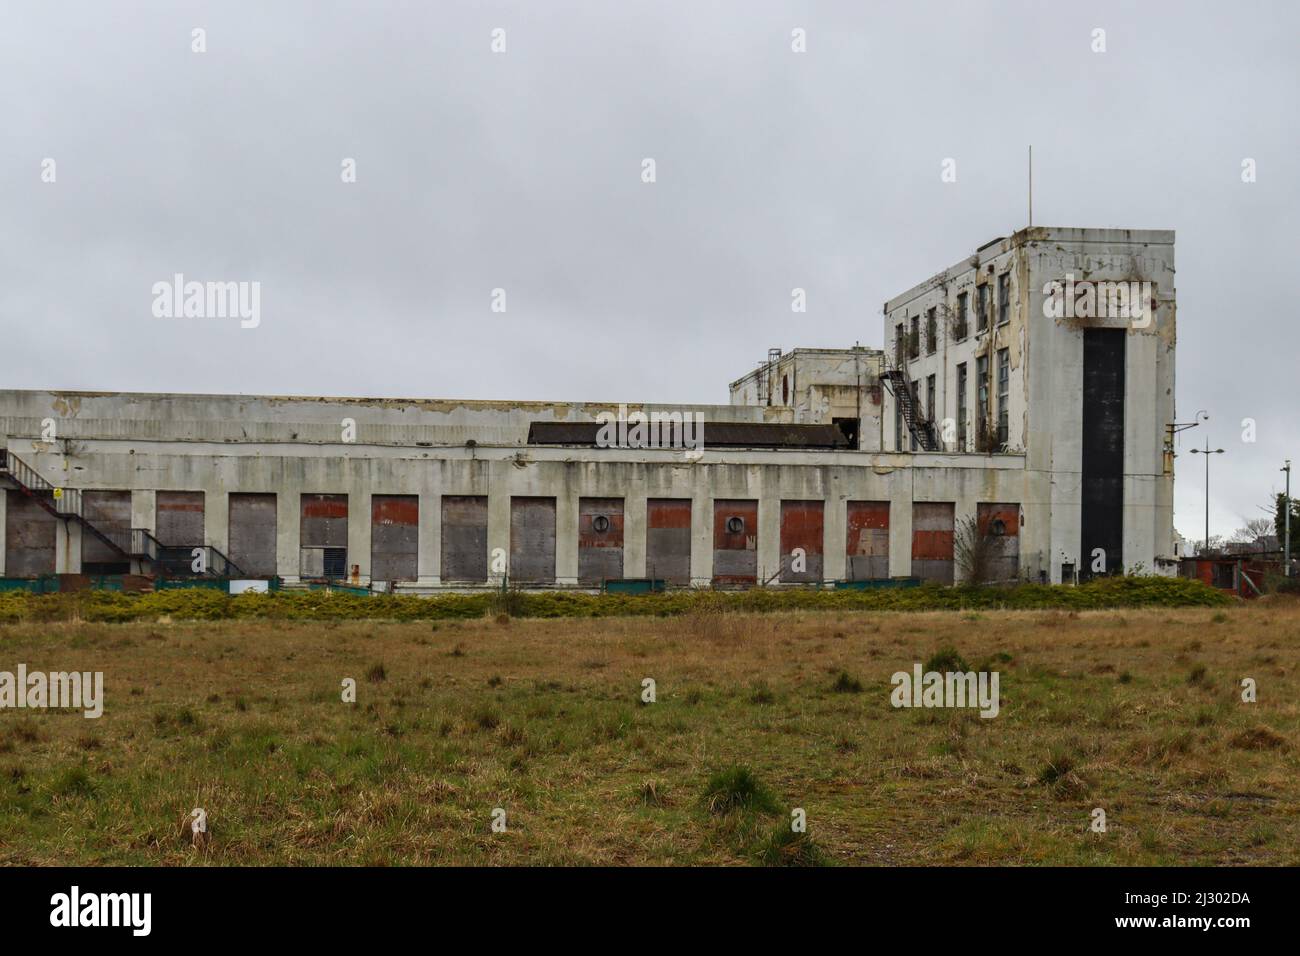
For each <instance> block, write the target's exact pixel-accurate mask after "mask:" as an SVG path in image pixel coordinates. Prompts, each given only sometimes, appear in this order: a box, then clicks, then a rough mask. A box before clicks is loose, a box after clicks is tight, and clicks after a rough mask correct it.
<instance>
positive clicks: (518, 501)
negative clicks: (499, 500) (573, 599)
mask: <svg viewBox="0 0 1300 956" xmlns="http://www.w3.org/2000/svg"><path fill="white" fill-rule="evenodd" d="M510 577H511V578H512V579H513V580H515V581H518V582H519V583H520V584H552V583H554V582H555V499H554V498H526V497H518V498H511V499H510Z"/></svg>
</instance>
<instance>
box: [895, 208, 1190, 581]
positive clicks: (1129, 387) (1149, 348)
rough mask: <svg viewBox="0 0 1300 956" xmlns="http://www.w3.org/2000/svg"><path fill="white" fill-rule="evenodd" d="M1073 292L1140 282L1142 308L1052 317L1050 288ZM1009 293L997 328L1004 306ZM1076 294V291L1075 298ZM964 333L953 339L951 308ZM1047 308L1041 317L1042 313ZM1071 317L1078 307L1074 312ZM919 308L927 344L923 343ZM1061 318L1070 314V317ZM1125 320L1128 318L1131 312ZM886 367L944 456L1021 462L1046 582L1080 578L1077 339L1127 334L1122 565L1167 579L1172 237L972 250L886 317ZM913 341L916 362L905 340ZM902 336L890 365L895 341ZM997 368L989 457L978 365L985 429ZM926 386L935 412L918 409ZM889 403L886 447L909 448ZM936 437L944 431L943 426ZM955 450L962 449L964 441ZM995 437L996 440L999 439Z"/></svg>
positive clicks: (1021, 239) (1031, 238)
mask: <svg viewBox="0 0 1300 956" xmlns="http://www.w3.org/2000/svg"><path fill="white" fill-rule="evenodd" d="M1071 279H1072V280H1073V281H1074V282H1075V283H1077V285H1076V286H1075V288H1076V290H1077V289H1085V290H1086V288H1088V287H1087V286H1086V285H1085V283H1093V284H1095V288H1097V289H1101V288H1103V285H1102V284H1105V283H1126V284H1127V283H1149V289H1150V294H1151V297H1152V301H1151V303H1150V304H1149V305H1148V307H1147V308H1145V309H1144V310H1143V314H1141V315H1132V314H1130V315H1127V316H1125V315H1120V314H1098V313H1103V312H1107V311H1109V312H1111V313H1115V312H1116V310H1115V309H1113V308H1111V309H1106V308H1104V307H1103V304H1102V303H1100V302H1096V301H1094V302H1093V305H1092V307H1091V308H1087V309H1084V308H1082V307H1081V308H1080V310H1079V311H1086V312H1090V313H1092V314H1089V315H1073V316H1070V315H1066V316H1060V317H1058V316H1056V315H1054V314H1049V313H1052V312H1055V311H1057V310H1055V309H1052V308H1051V306H1052V305H1054V304H1055V303H1054V302H1052V301H1049V300H1050V299H1051V297H1052V296H1051V294H1049V292H1048V289H1049V287H1050V285H1051V284H1052V283H1058V282H1059V283H1065V282H1067V281H1069V280H1071ZM981 287H983V288H985V289H987V290H988V292H987V293H986V295H987V296H988V299H987V301H988V304H989V314H988V318H987V324H986V328H983V329H981V328H979V321H978V315H977V303H978V297H979V289H980V288H981ZM1002 290H1005V291H1006V292H1007V294H1008V295H1007V306H1006V310H1005V317H1004V316H1003V315H1002V314H1001V305H1002V298H1003V297H1002V295H1001V294H1000V292H1001V291H1002ZM1078 294H1079V295H1080V296H1081V295H1082V294H1083V293H1078ZM963 296H964V297H965V302H966V305H967V312H966V318H967V323H966V325H967V327H966V329H965V331H964V334H963V330H962V329H961V327H960V311H961V304H962V297H963ZM1045 302H1046V303H1047V305H1048V307H1047V308H1045ZM1078 302H1079V305H1080V306H1082V304H1083V300H1082V299H1079V300H1078ZM930 310H934V315H935V318H936V325H937V330H936V337H935V338H936V341H935V342H934V348H933V350H931V348H930V343H929V342H927V341H926V340H927V325H928V322H929V318H930ZM1069 311H1071V312H1073V311H1074V310H1073V309H1070V310H1069ZM1130 311H1132V310H1130ZM884 315H885V337H886V342H887V344H888V348H887V350H886V357H887V360H888V361H891V362H894V363H896V367H899V368H902V369H903V370H905V372H906V375H907V377H908V379H909V380H911V381H912V382H915V383H917V384H918V389H917V391H918V393H919V395H920V398H921V402H920V404H921V406H923V410H924V414H925V417H926V418H928V419H931V420H933V421H934V422H935V423H936V426H937V427H938V431H939V433H940V440H941V447H942V448H944V449H945V450H947V451H951V452H956V453H959V454H966V455H970V456H971V457H980V458H986V459H987V460H990V461H992V460H994V459H996V458H999V457H1004V456H1006V455H1015V456H1023V458H1024V467H1025V471H1026V476H1027V481H1028V483H1029V484H1030V485H1032V486H1034V487H1035V488H1036V489H1037V492H1036V493H1037V494H1039V495H1041V496H1043V498H1044V500H1048V501H1050V504H1051V521H1052V533H1051V536H1050V538H1051V540H1050V542H1049V544H1048V547H1049V549H1050V553H1051V555H1052V580H1053V581H1059V580H1060V573H1061V565H1062V564H1067V565H1073V566H1074V567H1076V568H1083V567H1085V566H1087V564H1088V561H1089V560H1090V555H1087V554H1083V553H1081V535H1080V524H1081V515H1080V476H1081V474H1082V433H1083V404H1084V394H1083V393H1084V388H1083V365H1084V360H1083V354H1084V333H1085V331H1086V330H1088V329H1122V330H1124V333H1125V339H1126V348H1125V369H1124V376H1123V379H1124V422H1123V444H1124V448H1123V506H1122V507H1123V526H1124V534H1123V556H1122V561H1123V567H1124V568H1125V569H1126V570H1132V569H1144V570H1147V571H1153V570H1154V571H1158V572H1161V573H1172V569H1173V567H1174V564H1173V559H1174V558H1175V550H1174V529H1173V469H1172V465H1171V462H1170V461H1169V460H1168V458H1167V456H1166V454H1165V452H1166V449H1167V443H1168V434H1167V427H1168V426H1169V425H1171V424H1172V423H1173V422H1174V352H1175V347H1176V343H1177V323H1176V301H1175V287H1174V233H1173V232H1172V231H1167V230H1120V229H1059V228H1046V227H1034V228H1030V229H1025V230H1023V231H1021V232H1018V233H1016V234H1015V235H1013V236H1011V237H1009V238H1006V239H998V240H995V241H993V242H990V243H987V244H985V245H984V246H982V247H980V248H979V249H978V250H977V251H976V252H975V253H974V254H973V255H971V256H970V257H969V258H968V259H965V260H963V261H961V262H959V263H957V264H956V265H954V266H952V267H951V268H949V269H946V270H944V271H943V272H941V273H938V274H937V275H935V276H933V277H931V278H930V279H928V280H927V281H925V282H923V283H921V284H920V285H918V286H915V287H914V288H912V289H910V290H909V291H907V292H905V293H903V294H901V295H899V296H897V297H895V298H893V299H890V300H889V301H888V302H886V303H885V306H884ZM914 322H915V323H916V326H917V327H918V328H919V331H920V339H921V341H920V342H919V343H918V345H919V347H916V348H914V349H912V351H914V352H916V353H917V354H916V355H915V356H914V357H913V356H912V355H910V354H908V345H910V342H908V341H907V339H906V336H907V335H910V333H911V330H912V328H913V323H914ZM900 329H901V330H902V332H903V334H904V336H905V338H904V341H903V343H902V353H903V354H902V355H901V362H900V361H899V349H898V348H897V347H896V345H895V343H896V341H897V336H898V334H899V330H900ZM1004 350H1005V355H1006V357H1007V359H1008V362H1007V365H1008V367H1009V373H1010V374H1009V382H1008V387H1007V389H1006V402H1005V407H1006V419H1007V425H1008V427H1007V430H1006V436H1005V438H1002V436H996V437H995V439H994V448H993V449H992V450H991V451H989V453H988V454H984V453H982V452H983V451H988V449H978V448H977V436H978V434H979V427H978V414H979V409H980V400H979V374H978V363H979V361H980V359H981V357H984V358H987V360H988V365H989V387H988V394H987V404H986V406H985V407H984V415H985V417H986V420H987V421H989V422H990V423H992V424H993V425H996V423H997V422H998V419H999V415H1000V413H1001V411H1002V402H1001V397H1002V396H1001V395H1000V393H999V388H998V380H997V370H998V367H999V358H1000V356H1001V355H1002V354H1003V353H1004ZM963 365H964V366H965V369H966V393H965V398H966V400H965V402H964V410H965V414H964V415H962V414H961V413H960V409H959V390H958V387H957V383H958V380H959V374H960V372H959V370H960V368H961V367H962V366H963ZM931 376H933V383H934V391H935V399H934V403H933V405H934V407H933V408H931V407H929V405H928V403H927V401H926V399H927V396H928V390H929V383H930V382H931ZM898 418H899V415H898V411H897V406H896V402H895V398H894V396H893V394H892V393H890V392H889V391H888V390H887V391H886V395H885V397H884V410H883V419H884V436H885V437H884V444H883V447H885V448H887V449H891V450H897V449H904V450H906V449H908V448H909V447H910V446H911V438H910V435H908V434H907V432H906V430H904V431H903V433H902V434H900V433H899V430H898ZM944 425H947V426H948V427H947V428H944V427H943V426H944ZM963 439H964V441H963ZM999 439H1000V440H999Z"/></svg>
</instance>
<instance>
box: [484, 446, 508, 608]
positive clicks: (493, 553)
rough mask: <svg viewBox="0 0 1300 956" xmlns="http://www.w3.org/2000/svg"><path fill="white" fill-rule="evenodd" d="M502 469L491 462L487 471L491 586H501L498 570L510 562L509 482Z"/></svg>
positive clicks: (497, 463)
mask: <svg viewBox="0 0 1300 956" xmlns="http://www.w3.org/2000/svg"><path fill="white" fill-rule="evenodd" d="M509 467H510V465H509V464H508V463H506V464H505V465H504V468H509ZM504 468H503V464H502V463H501V462H492V464H491V466H490V469H489V471H488V581H489V583H491V584H493V585H500V584H501V572H500V570H499V568H500V567H501V566H503V565H502V562H504V566H506V567H508V566H509V561H510V482H509V480H508V478H509V476H508V475H507V474H506V473H505V471H504Z"/></svg>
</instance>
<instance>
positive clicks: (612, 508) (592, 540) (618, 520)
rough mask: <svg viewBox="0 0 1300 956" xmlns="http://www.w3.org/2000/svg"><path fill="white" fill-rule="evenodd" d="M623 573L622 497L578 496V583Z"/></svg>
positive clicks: (597, 582) (600, 579)
mask: <svg viewBox="0 0 1300 956" xmlns="http://www.w3.org/2000/svg"><path fill="white" fill-rule="evenodd" d="M622 576H623V499H622V498H580V499H578V583H580V584H588V585H595V584H600V583H601V581H603V580H606V579H609V578H621V577H622Z"/></svg>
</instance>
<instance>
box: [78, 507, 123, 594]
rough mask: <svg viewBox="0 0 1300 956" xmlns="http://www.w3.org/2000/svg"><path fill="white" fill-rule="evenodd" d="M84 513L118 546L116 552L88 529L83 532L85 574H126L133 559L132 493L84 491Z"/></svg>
mask: <svg viewBox="0 0 1300 956" xmlns="http://www.w3.org/2000/svg"><path fill="white" fill-rule="evenodd" d="M81 513H82V514H83V515H84V516H85V518H86V520H87V521H89V522H90V523H91V524H92V525H94V526H95V528H96V529H97V530H98V531H99V533H100V534H102V535H103V536H104V537H106V538H108V540H109V541H112V542H113V544H115V545H117V547H118V548H119V549H120V550H117V551H115V550H113V548H111V547H109V546H108V545H107V544H105V543H104V542H103V541H102V540H100V539H99V538H98V537H96V536H95V535H94V534H93V533H91V531H90V530H89V529H87V528H83V529H82V531H81V570H82V572H83V573H84V574H127V573H129V572H130V570H131V559H130V558H129V557H127V555H126V553H125V552H127V551H129V550H130V547H131V492H129V491H83V492H82V493H81Z"/></svg>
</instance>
